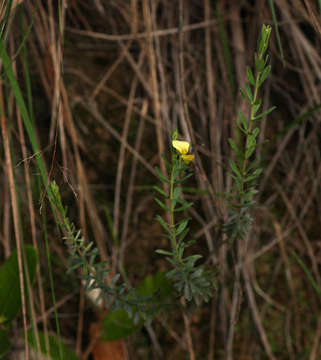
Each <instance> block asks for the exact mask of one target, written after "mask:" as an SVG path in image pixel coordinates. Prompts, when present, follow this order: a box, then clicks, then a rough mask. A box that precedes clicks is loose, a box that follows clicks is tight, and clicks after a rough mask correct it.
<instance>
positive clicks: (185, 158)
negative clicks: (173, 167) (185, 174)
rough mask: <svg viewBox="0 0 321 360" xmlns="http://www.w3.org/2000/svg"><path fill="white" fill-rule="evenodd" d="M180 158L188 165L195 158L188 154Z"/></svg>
mask: <svg viewBox="0 0 321 360" xmlns="http://www.w3.org/2000/svg"><path fill="white" fill-rule="evenodd" d="M181 157H182V159H183V160H184V162H185V163H186V164H189V163H190V162H191V161H193V160H194V157H195V156H194V155H193V154H188V155H182V156H181Z"/></svg>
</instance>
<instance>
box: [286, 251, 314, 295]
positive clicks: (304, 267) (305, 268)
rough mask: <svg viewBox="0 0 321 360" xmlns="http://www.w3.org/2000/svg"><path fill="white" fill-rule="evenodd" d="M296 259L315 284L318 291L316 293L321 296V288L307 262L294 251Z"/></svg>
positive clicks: (312, 283)
mask: <svg viewBox="0 0 321 360" xmlns="http://www.w3.org/2000/svg"><path fill="white" fill-rule="evenodd" d="M292 253H293V255H294V257H295V259H296V261H297V262H298V263H299V265H300V266H301V269H302V270H303V271H304V272H305V274H306V275H307V277H308V279H309V280H310V283H311V285H312V286H313V288H314V290H315V291H316V293H317V294H318V295H319V296H320V297H321V288H320V286H319V285H318V284H317V283H316V281H315V280H314V278H313V276H312V274H311V272H310V270H309V269H308V268H307V266H306V265H305V263H304V262H303V261H302V260H301V258H300V257H299V255H297V254H296V253H295V252H294V251H292Z"/></svg>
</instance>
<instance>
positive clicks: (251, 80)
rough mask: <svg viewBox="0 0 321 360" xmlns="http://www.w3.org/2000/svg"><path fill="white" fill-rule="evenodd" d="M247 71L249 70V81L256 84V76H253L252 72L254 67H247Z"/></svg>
mask: <svg viewBox="0 0 321 360" xmlns="http://www.w3.org/2000/svg"><path fill="white" fill-rule="evenodd" d="M246 72H247V78H248V80H249V82H250V83H251V84H252V85H253V86H255V79H254V76H253V72H252V69H251V68H250V67H249V66H247V67H246Z"/></svg>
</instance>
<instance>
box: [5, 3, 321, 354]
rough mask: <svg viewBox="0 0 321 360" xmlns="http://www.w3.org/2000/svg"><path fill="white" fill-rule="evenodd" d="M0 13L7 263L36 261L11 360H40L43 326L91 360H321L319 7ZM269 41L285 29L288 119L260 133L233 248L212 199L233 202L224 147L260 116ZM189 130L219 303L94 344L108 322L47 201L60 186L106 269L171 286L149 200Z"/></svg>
mask: <svg viewBox="0 0 321 360" xmlns="http://www.w3.org/2000/svg"><path fill="white" fill-rule="evenodd" d="M0 9H1V11H0V14H1V19H0V21H1V29H0V31H1V49H0V54H1V55H0V56H1V61H2V63H1V89H0V90H1V91H0V104H1V129H2V138H1V150H0V164H1V176H0V181H1V189H2V191H1V192H0V198H1V202H0V203H1V208H0V261H1V263H4V261H5V259H7V258H8V257H9V256H10V254H11V253H12V252H13V250H14V249H15V248H17V249H18V254H19V251H20V252H21V254H23V252H22V251H21V249H22V244H25V245H27V244H29V245H33V247H34V248H36V249H37V252H38V254H39V256H38V259H39V268H38V270H37V272H36V275H35V284H34V286H33V287H32V284H31V283H30V282H29V283H28V282H27V284H26V288H27V289H28V292H26V293H27V294H28V295H26V298H25V299H24V300H25V301H24V300H23V301H22V312H19V314H18V316H17V317H16V319H15V320H14V322H13V325H12V327H11V328H10V333H9V337H10V339H11V342H12V343H13V347H12V348H11V350H10V351H11V352H9V353H8V354H7V355H6V356H7V359H14V358H18V352H19V351H20V353H22V355H21V356H22V357H21V358H26V359H27V358H28V355H26V352H23V351H28V349H27V348H28V347H29V346H30V343H31V342H29V343H28V342H27V341H23V340H21V335H22V334H23V333H24V331H26V330H27V329H28V328H30V326H31V324H33V326H34V328H38V331H41V334H42V333H43V334H45V335H44V336H45V339H47V343H48V339H49V338H48V334H51V335H52V334H54V335H55V336H57V334H58V338H61V339H62V341H63V342H64V343H65V344H67V345H69V347H70V348H72V349H74V351H75V353H77V355H78V356H79V358H82V359H116V360H117V359H126V358H129V359H176V360H179V359H188V358H190V359H220V360H221V359H222V360H223V359H228V360H231V359H236V360H250V359H253V360H254V359H255V360H258V359H291V360H299V359H309V360H313V359H320V358H321V347H320V340H321V307H320V299H321V298H320V293H321V291H320V287H321V277H320V259H321V257H320V255H321V254H320V253H321V241H320V240H321V239H320V225H321V221H320V220H321V218H320V216H321V196H320V176H321V159H320V155H321V154H320V144H321V132H320V107H321V99H320V97H321V96H320V95H321V92H320V86H321V57H320V55H321V51H320V50H321V41H320V40H321V38H320V35H321V20H320V11H321V2H320V0H319V1H317V0H302V1H301V0H292V1H291V0H257V1H249V0H244V1H228V0H219V1H210V0H185V1H184V0H175V1H166V0H151V1H150V0H109V1H106V0H90V1H85V0H78V1H77V0H69V1H67V0H60V1H51V0H43V1H41V0H34V1H23V0H14V1H9V0H7V1H6V0H2V2H1V7H0ZM263 23H265V24H271V25H272V27H273V31H272V35H271V42H270V48H269V54H270V57H271V60H270V62H271V65H272V71H271V76H270V77H269V78H268V80H267V81H266V83H265V85H264V86H263V93H262V98H263V108H265V109H268V108H269V107H270V106H271V105H276V106H277V109H276V110H275V111H274V112H273V113H272V114H271V115H270V116H269V117H268V119H263V121H262V122H261V123H260V138H259V146H258V148H257V153H256V156H257V157H259V158H260V159H261V162H262V166H263V173H262V175H261V178H260V182H259V193H258V196H257V207H256V208H255V209H254V212H253V215H254V223H253V228H252V230H251V232H250V233H249V234H248V236H247V237H246V239H245V240H238V241H236V242H234V243H229V242H228V241H227V240H228V239H226V235H225V234H224V227H223V225H224V223H225V221H226V219H227V215H228V207H227V204H226V203H225V202H224V200H223V199H222V198H221V197H219V196H217V194H218V193H223V192H228V191H229V189H230V187H231V174H230V172H229V171H228V160H229V158H230V157H231V149H230V147H229V144H228V138H229V137H235V136H238V133H237V130H236V128H235V123H234V119H235V117H236V115H237V113H238V111H240V110H242V111H244V112H245V113H246V112H247V111H248V108H247V104H246V102H245V101H244V99H243V98H242V97H241V96H240V94H239V90H238V89H239V88H240V87H241V86H243V84H244V81H245V80H246V66H247V65H250V66H253V62H254V51H255V48H256V42H257V38H258V34H259V31H260V29H261V26H262V24H263ZM176 128H177V129H178V131H179V134H180V138H181V139H186V140H188V141H189V142H191V144H192V152H193V153H194V154H195V163H194V164H193V165H192V166H193V167H194V169H193V171H194V173H195V176H194V177H192V178H191V179H190V180H189V184H188V186H187V187H186V189H185V194H186V198H187V200H192V201H194V207H193V208H190V209H189V210H188V215H189V216H190V217H191V218H192V220H191V222H190V224H191V233H192V235H193V236H192V237H193V238H194V239H196V240H197V241H196V243H195V244H194V245H193V247H192V248H191V250H190V251H192V252H195V251H196V252H197V253H201V254H202V255H203V257H204V260H205V262H206V264H207V266H208V267H209V268H212V269H215V270H217V271H218V275H217V283H218V284H217V290H216V292H215V295H214V297H213V299H212V300H211V301H210V302H209V303H207V304H202V305H201V306H200V307H197V308H196V307H191V308H188V311H187V312H186V311H184V313H183V311H182V309H181V308H180V307H179V306H177V307H175V308H174V309H172V310H170V311H169V312H168V313H167V315H166V316H165V315H164V314H162V315H159V316H158V317H156V318H155V319H154V320H153V322H152V323H151V324H148V325H146V326H145V327H143V328H140V329H137V331H135V332H134V331H133V332H132V333H131V334H130V335H131V336H129V337H124V338H120V339H118V340H116V341H113V342H110V341H106V339H105V341H103V340H99V338H100V335H99V334H100V333H99V328H100V326H101V321H100V320H101V319H102V318H103V317H104V315H105V313H106V309H103V308H102V307H98V306H97V305H94V304H93V302H92V301H91V300H90V298H89V297H87V296H86V294H85V292H84V289H83V288H82V286H81V284H80V282H79V280H77V278H76V277H75V276H74V275H72V274H70V275H66V260H67V249H66V246H65V244H64V241H63V239H62V235H61V234H59V232H58V231H57V228H56V226H55V221H54V216H53V213H52V211H51V209H50V205H49V204H48V202H47V200H46V184H48V181H51V180H55V181H56V182H57V183H58V185H59V188H60V191H61V195H62V198H63V201H64V204H66V205H68V209H69V216H70V218H71V220H72V221H73V222H74V223H75V226H76V228H80V229H81V230H82V233H83V235H84V237H85V238H86V239H88V241H93V242H94V243H95V246H97V248H98V249H99V253H100V258H101V260H109V261H110V266H111V269H112V272H113V273H116V272H120V273H121V274H122V278H123V279H125V280H126V282H128V284H131V285H137V284H139V283H141V282H142V281H144V279H145V278H146V276H148V275H152V274H155V273H156V272H157V271H160V270H166V269H167V268H168V265H167V263H166V262H165V261H164V260H163V259H162V258H161V257H160V256H159V255H158V254H156V253H155V250H156V249H158V248H166V247H167V246H168V243H167V240H166V239H165V238H164V237H163V236H162V229H161V226H160V224H159V223H157V222H156V221H155V216H156V214H157V213H158V212H159V208H158V207H157V204H156V203H155V201H154V191H153V189H152V187H153V185H155V184H156V183H157V182H158V179H157V176H156V172H155V169H154V167H155V166H160V167H161V168H163V167H164V165H163V162H162V160H161V154H169V152H170V143H171V142H170V140H171V133H172V131H173V130H175V129H176ZM19 249H20V250H19ZM22 257H23V256H22ZM22 257H21V258H22ZM17 259H18V265H19V268H20V269H21V264H20V260H21V259H20V260H19V255H18V258H17ZM22 262H23V261H22ZM22 262H21V263H22ZM236 272H240V273H241V276H240V280H239V281H236V277H235V274H236ZM1 290H2V291H3V292H4V290H3V288H2V289H1V284H0V292H1ZM0 300H1V299H0ZM54 309H56V310H57V312H56V316H55V315H54ZM183 320H184V321H183ZM58 324H59V325H58ZM89 329H90V330H89ZM110 331H111V332H112V331H113V330H110ZM0 335H1V334H0ZM40 337H41V336H40ZM120 337H121V336H120ZM19 339H20V340H19ZM100 348H102V349H103V350H101V353H102V354H103V355H99V351H100ZM23 349H25V350H23ZM32 356H34V355H31V358H33V357H32ZM99 356H101V357H99ZM53 358H55V357H54V356H53ZM56 358H57V359H58V358H59V356H58V355H57V357H56ZM66 358H68V359H69V358H70V359H72V357H71V355H70V356H69V357H66Z"/></svg>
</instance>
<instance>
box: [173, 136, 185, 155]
mask: <svg viewBox="0 0 321 360" xmlns="http://www.w3.org/2000/svg"><path fill="white" fill-rule="evenodd" d="M172 145H173V147H174V148H175V149H176V150H177V151H178V152H179V153H180V154H183V155H184V154H187V153H188V149H189V143H188V142H187V141H179V140H173V141H172Z"/></svg>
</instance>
